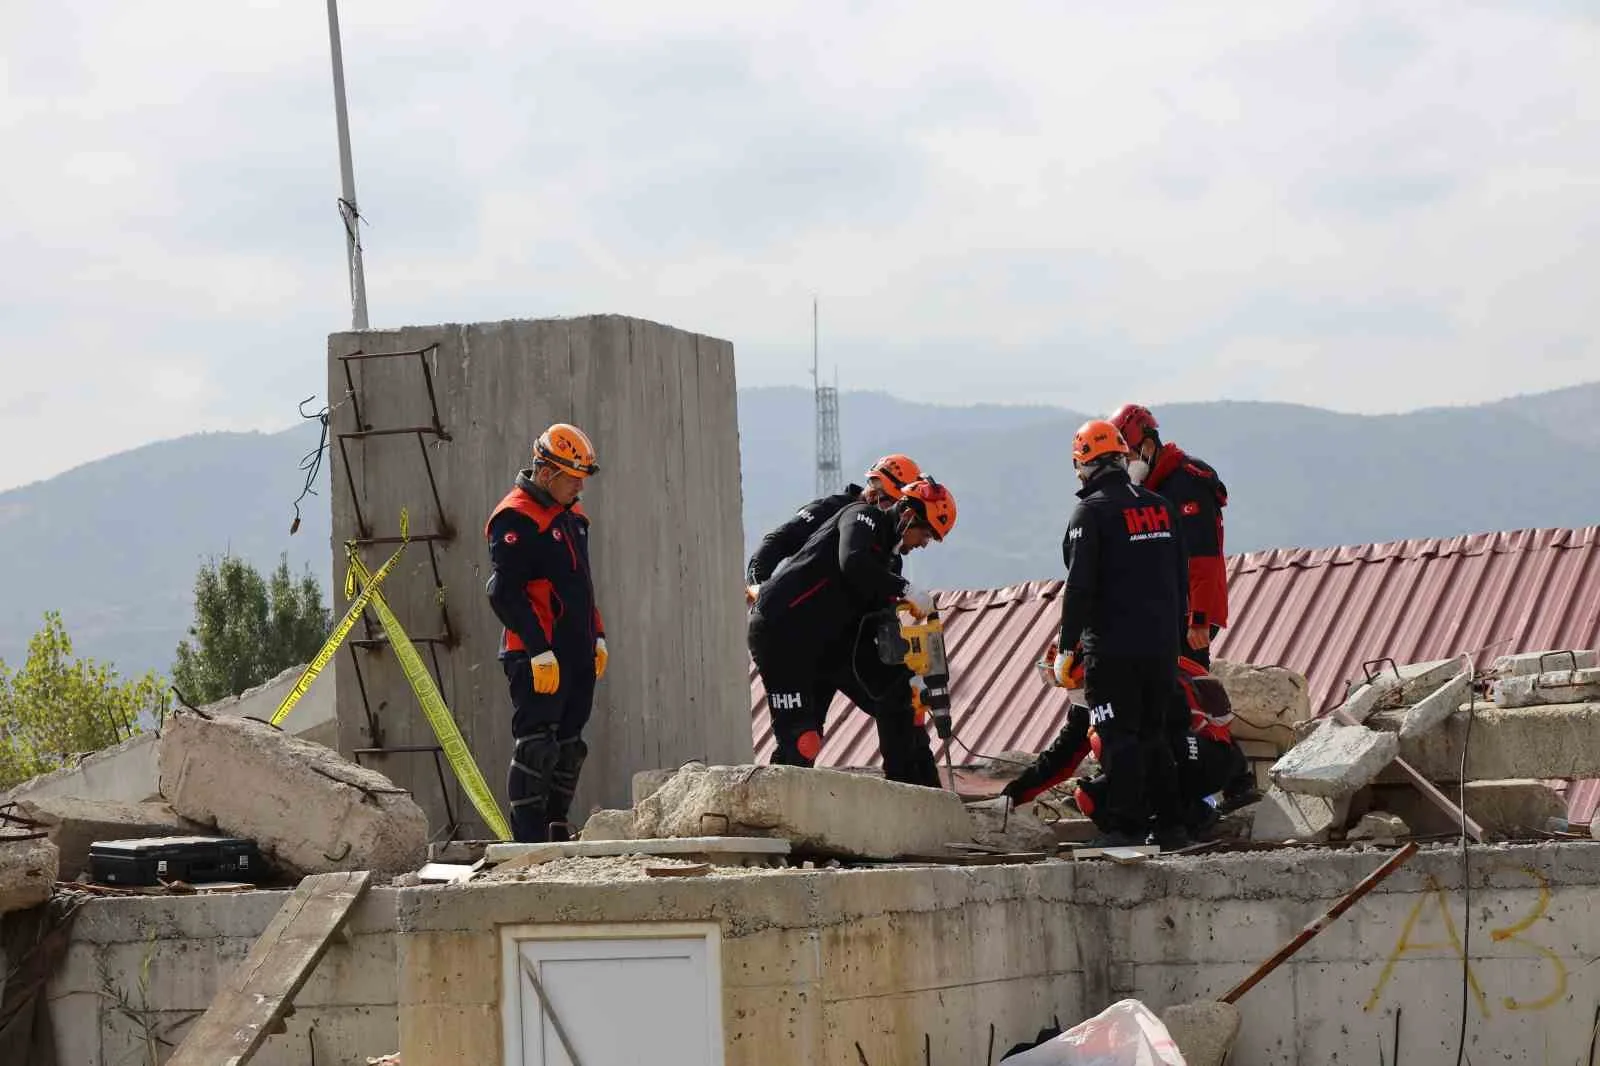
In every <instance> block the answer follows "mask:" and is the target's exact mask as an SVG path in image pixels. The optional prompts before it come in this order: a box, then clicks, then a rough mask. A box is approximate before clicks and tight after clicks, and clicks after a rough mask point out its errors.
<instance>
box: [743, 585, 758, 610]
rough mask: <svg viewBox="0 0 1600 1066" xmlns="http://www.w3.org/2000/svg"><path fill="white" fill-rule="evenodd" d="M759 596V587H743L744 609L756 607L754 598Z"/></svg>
mask: <svg viewBox="0 0 1600 1066" xmlns="http://www.w3.org/2000/svg"><path fill="white" fill-rule="evenodd" d="M760 595H761V586H760V585H746V586H745V587H744V605H745V606H746V607H754V606H755V605H756V597H758V596H760Z"/></svg>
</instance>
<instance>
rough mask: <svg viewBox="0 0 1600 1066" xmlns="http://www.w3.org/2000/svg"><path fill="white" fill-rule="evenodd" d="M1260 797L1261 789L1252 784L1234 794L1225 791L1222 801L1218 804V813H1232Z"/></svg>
mask: <svg viewBox="0 0 1600 1066" xmlns="http://www.w3.org/2000/svg"><path fill="white" fill-rule="evenodd" d="M1260 799H1261V790H1260V789H1258V788H1255V787H1254V786H1251V787H1250V788H1248V789H1246V790H1244V791H1242V792H1236V793H1234V794H1232V795H1229V794H1228V793H1226V792H1224V793H1223V794H1222V802H1221V803H1219V804H1217V813H1218V814H1232V813H1233V812H1234V811H1237V810H1240V809H1241V808H1244V807H1248V806H1250V804H1252V803H1255V802H1257V801H1258V800H1260Z"/></svg>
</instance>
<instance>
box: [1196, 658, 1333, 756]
mask: <svg viewBox="0 0 1600 1066" xmlns="http://www.w3.org/2000/svg"><path fill="white" fill-rule="evenodd" d="M1211 673H1212V675H1213V676H1215V677H1216V678H1217V680H1219V681H1221V682H1222V687H1223V688H1225V689H1227V691H1228V702H1229V703H1231V704H1232V705H1233V713H1234V721H1233V735H1234V738H1235V739H1237V740H1259V741H1265V742H1268V743H1271V744H1274V745H1276V746H1277V750H1278V751H1279V752H1283V751H1287V750H1288V749H1289V748H1291V747H1293V746H1294V740H1295V737H1294V727H1295V725H1296V724H1297V723H1299V722H1304V721H1306V720H1307V719H1308V718H1310V717H1311V697H1310V689H1309V687H1308V686H1307V684H1306V679H1305V677H1304V676H1302V675H1301V674H1297V673H1295V672H1294V671H1293V670H1289V669H1286V668H1284V667H1282V666H1251V665H1249V664H1247V663H1234V662H1228V661H1227V660H1225V659H1218V660H1215V661H1214V662H1212V664H1211Z"/></svg>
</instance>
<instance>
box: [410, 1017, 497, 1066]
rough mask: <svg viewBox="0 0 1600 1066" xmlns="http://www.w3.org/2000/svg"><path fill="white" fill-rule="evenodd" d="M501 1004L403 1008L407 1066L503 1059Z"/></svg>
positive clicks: (452, 1065) (443, 1065) (457, 1064)
mask: <svg viewBox="0 0 1600 1066" xmlns="http://www.w3.org/2000/svg"><path fill="white" fill-rule="evenodd" d="M500 1029H501V1022H500V1007H499V1006H498V1005H494V1006H490V1005H487V1004H471V1005H466V1006H462V1005H459V1004H453V1003H449V1004H446V1003H417V1004H413V1005H412V1006H410V1007H407V1008H406V1009H405V1010H403V1011H401V1012H400V1061H401V1062H403V1063H404V1064H405V1066H461V1064H462V1063H468V1062H481V1063H493V1062H499V1061H500V1060H501V1046H500Z"/></svg>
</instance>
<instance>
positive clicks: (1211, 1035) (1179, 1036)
mask: <svg viewBox="0 0 1600 1066" xmlns="http://www.w3.org/2000/svg"><path fill="white" fill-rule="evenodd" d="M1239 1020H1240V1019H1239V1008H1238V1007H1235V1006H1234V1005H1233V1004H1231V1003H1219V1002H1211V1003H1184V1004H1180V1005H1179V1006H1176V1007H1168V1008H1167V1009H1166V1010H1164V1011H1162V1012H1161V1024H1162V1025H1165V1026H1166V1027H1167V1033H1168V1034H1169V1035H1170V1036H1171V1037H1172V1039H1173V1041H1174V1042H1176V1043H1177V1045H1178V1050H1179V1051H1180V1052H1182V1053H1183V1061H1184V1062H1185V1063H1186V1064H1187V1066H1222V1064H1223V1063H1224V1062H1225V1061H1227V1058H1228V1051H1229V1049H1231V1048H1232V1047H1233V1041H1234V1039H1235V1038H1236V1037H1237V1036H1238V1035H1239Z"/></svg>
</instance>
